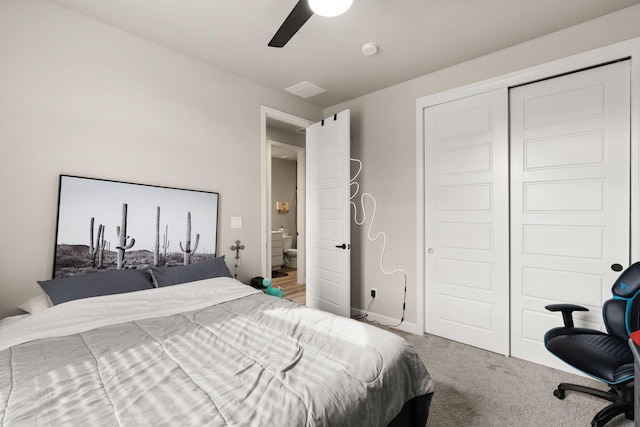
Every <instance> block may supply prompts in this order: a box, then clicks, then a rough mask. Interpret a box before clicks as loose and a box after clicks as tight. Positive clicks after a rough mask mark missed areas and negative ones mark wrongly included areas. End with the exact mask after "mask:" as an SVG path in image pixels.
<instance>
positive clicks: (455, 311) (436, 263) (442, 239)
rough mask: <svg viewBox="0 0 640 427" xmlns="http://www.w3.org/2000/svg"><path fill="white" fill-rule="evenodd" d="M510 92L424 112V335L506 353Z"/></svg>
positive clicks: (467, 99)
mask: <svg viewBox="0 0 640 427" xmlns="http://www.w3.org/2000/svg"><path fill="white" fill-rule="evenodd" d="M507 101H508V95H507V90H506V89H503V90H498V91H495V92H490V93H486V94H481V95H476V96H472V97H469V98H464V99H460V100H456V101H452V102H448V103H444V104H440V105H436V106H433V107H429V108H426V109H425V110H424V135H425V173H426V176H425V200H426V206H425V213H426V224H425V234H426V236H425V237H426V240H425V242H426V247H427V248H428V249H427V253H426V255H425V265H426V280H427V284H426V294H425V295H426V304H425V307H426V316H425V327H426V331H427V332H428V333H431V334H435V335H440V336H443V337H446V338H449V339H452V340H455V341H460V342H463V343H466V344H470V345H473V346H476V347H480V348H484V349H487V350H490V351H494V352H497V353H502V354H505V355H506V354H508V352H509V199H508V197H509V195H508V192H509V182H508V179H509V177H508V126H507V125H508V123H507V120H508V118H507V113H508V111H507V109H508V107H507Z"/></svg>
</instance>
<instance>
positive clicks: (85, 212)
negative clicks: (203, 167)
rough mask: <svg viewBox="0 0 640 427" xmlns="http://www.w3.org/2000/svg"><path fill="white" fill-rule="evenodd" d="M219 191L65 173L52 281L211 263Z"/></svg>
mask: <svg viewBox="0 0 640 427" xmlns="http://www.w3.org/2000/svg"><path fill="white" fill-rule="evenodd" d="M218 205H219V194H218V193H215V192H209V191H200V190H187V189H180V188H171V187H161V186H154V185H146V184H135V183H129V182H121V181H111V180H104V179H96V178H85V177H78V176H71V175H60V187H59V196H58V222H57V231H56V247H55V256H54V265H53V278H57V277H65V276H72V275H78V274H84V273H88V272H92V271H97V270H121V269H145V268H148V267H152V266H173V265H187V264H190V263H193V262H197V261H203V260H205V259H209V258H214V257H215V256H216V249H217V243H218Z"/></svg>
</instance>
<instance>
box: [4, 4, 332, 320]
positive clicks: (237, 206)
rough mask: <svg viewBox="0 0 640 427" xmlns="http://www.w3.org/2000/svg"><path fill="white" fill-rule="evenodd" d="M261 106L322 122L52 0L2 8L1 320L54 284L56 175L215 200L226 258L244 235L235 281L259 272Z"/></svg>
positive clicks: (306, 107) (282, 97) (281, 98)
mask: <svg viewBox="0 0 640 427" xmlns="http://www.w3.org/2000/svg"><path fill="white" fill-rule="evenodd" d="M261 105H267V106H269V107H272V108H275V109H278V110H281V111H286V112H288V113H291V114H295V115H297V116H301V117H305V118H308V119H311V120H319V119H320V118H321V114H320V109H318V108H316V107H313V106H311V105H310V104H307V103H305V102H303V101H298V100H297V99H294V98H293V97H291V96H289V95H286V94H280V93H278V92H276V91H273V90H271V89H267V88H265V87H263V86H260V85H257V84H255V83H252V82H249V81H247V80H244V79H241V78H238V77H236V76H233V75H231V74H227V73H224V72H222V71H219V70H217V69H215V68H212V67H210V66H207V65H205V64H203V63H201V62H198V61H195V60H192V59H190V58H187V57H185V56H183V55H180V54H178V53H175V52H173V51H171V50H168V49H165V48H163V47H160V46H158V45H154V44H151V43H149V42H146V41H145V40H143V39H140V38H138V37H134V36H131V35H129V34H127V33H124V32H122V31H119V30H116V29H113V28H111V27H108V26H105V25H102V24H100V23H98V22H96V21H93V20H90V19H87V18H85V17H83V16H81V15H78V14H76V13H74V12H70V11H68V10H66V9H63V8H61V7H59V6H56V5H54V4H51V3H49V2H45V1H41V0H0V147H1V154H0V203H1V206H2V209H1V213H0V236H2V244H0V271H1V272H2V273H0V317H4V316H6V315H8V314H13V313H16V312H17V310H16V308H15V307H17V306H18V305H19V304H20V303H22V302H24V301H26V300H27V299H28V298H30V297H31V296H34V295H36V294H37V293H38V292H40V291H39V287H38V285H37V284H36V280H40V279H49V278H50V277H51V272H52V264H53V253H54V241H55V224H56V212H57V201H58V176H59V175H60V174H70V175H79V176H88V177H95V178H105V179H114V180H120V181H128V182H136V183H143V184H153V185H164V186H171V187H179V188H188V189H197V190H206V191H217V192H219V193H220V202H221V203H220V219H219V227H220V233H219V240H218V252H219V253H220V254H226V255H227V258H228V259H230V258H231V257H232V256H231V254H232V251H231V250H230V249H229V248H230V247H231V246H232V245H233V244H234V243H235V240H236V239H240V240H241V241H242V243H243V244H244V245H245V247H246V249H245V250H244V251H242V253H241V257H242V260H241V261H242V266H241V269H240V272H239V273H240V276H239V278H240V279H246V278H249V277H252V276H257V275H259V274H260V272H261V254H262V253H261V249H260V244H261V218H260V215H261V188H260V187H261V186H260V182H261V175H260V171H261V167H262V165H261V159H260V155H261V151H260V135H261V129H260V126H261V125H260V106H261ZM232 216H241V217H243V219H244V221H243V225H244V228H243V229H240V230H235V229H234V230H232V229H231V228H230V217H232ZM228 264H229V265H232V264H231V263H230V262H228Z"/></svg>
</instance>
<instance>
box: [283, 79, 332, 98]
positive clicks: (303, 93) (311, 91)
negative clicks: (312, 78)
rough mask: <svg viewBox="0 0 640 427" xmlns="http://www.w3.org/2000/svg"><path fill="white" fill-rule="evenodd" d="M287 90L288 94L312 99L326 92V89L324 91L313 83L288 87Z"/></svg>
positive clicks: (305, 82)
mask: <svg viewBox="0 0 640 427" xmlns="http://www.w3.org/2000/svg"><path fill="white" fill-rule="evenodd" d="M285 90H286V91H287V92H291V93H292V94H294V95H298V96H299V97H301V98H311V97H312V96H316V95H318V94H320V93H322V92H326V89H322V88H321V87H318V86H316V85H314V84H313V83H311V82H307V81H304V82H302V83H298V84H297V85H293V86H291V87H288V88H286V89H285Z"/></svg>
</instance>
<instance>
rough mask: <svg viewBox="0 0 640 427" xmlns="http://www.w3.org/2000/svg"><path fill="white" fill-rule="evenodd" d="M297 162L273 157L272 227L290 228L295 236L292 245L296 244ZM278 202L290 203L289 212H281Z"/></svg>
mask: <svg viewBox="0 0 640 427" xmlns="http://www.w3.org/2000/svg"><path fill="white" fill-rule="evenodd" d="M296 169H297V164H296V162H295V161H292V160H283V159H272V162H271V200H272V203H271V229H272V230H279V229H280V228H281V227H282V228H286V229H287V230H289V235H291V236H293V240H292V245H293V247H294V248H295V247H297V246H296V238H295V236H296V231H297V227H296V214H297V206H296V185H297V184H296V181H297V173H296ZM276 202H287V203H289V212H286V213H280V212H278V211H277V210H276Z"/></svg>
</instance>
